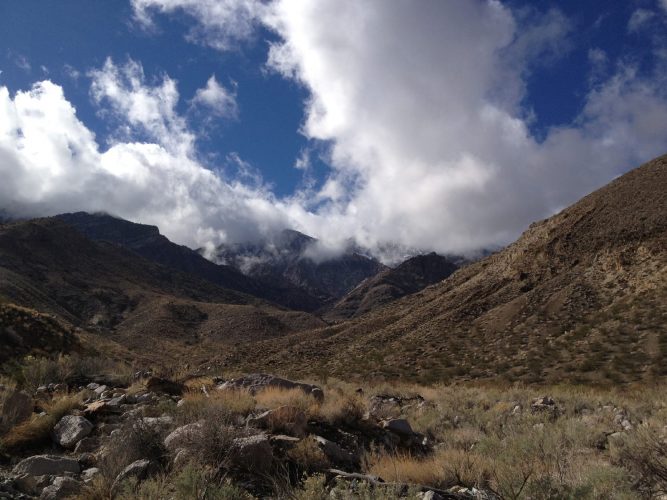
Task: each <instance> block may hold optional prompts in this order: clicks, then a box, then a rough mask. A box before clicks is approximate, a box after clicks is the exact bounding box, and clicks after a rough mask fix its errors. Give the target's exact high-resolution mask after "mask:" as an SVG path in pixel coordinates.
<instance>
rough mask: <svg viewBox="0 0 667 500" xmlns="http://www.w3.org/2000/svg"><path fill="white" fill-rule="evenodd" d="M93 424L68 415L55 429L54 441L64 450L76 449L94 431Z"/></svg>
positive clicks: (81, 418)
mask: <svg viewBox="0 0 667 500" xmlns="http://www.w3.org/2000/svg"><path fill="white" fill-rule="evenodd" d="M93 427H94V426H93V424H91V423H90V421H88V420H86V419H85V418H83V417H78V416H76V415H66V416H64V417H63V418H61V419H60V422H58V423H57V424H56V426H55V427H54V428H53V439H54V440H55V442H56V443H58V444H59V445H60V446H62V447H63V448H74V447H75V446H76V444H77V443H78V442H79V441H81V440H82V439H83V438H85V437H87V436H88V435H90V433H91V432H92V431H93Z"/></svg>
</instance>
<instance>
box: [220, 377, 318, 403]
mask: <svg viewBox="0 0 667 500" xmlns="http://www.w3.org/2000/svg"><path fill="white" fill-rule="evenodd" d="M267 387H280V388H283V389H301V390H302V391H303V392H305V393H306V394H309V395H311V396H313V397H314V398H315V399H316V400H317V401H322V400H323V399H324V391H322V389H321V388H320V387H318V386H316V385H312V384H304V383H301V382H294V381H292V380H287V379H284V378H280V377H276V376H275V375H269V374H266V373H253V374H250V375H246V376H244V377H240V378H237V379H232V380H229V381H227V382H225V383H223V384H222V385H219V386H218V389H222V390H225V389H245V390H247V391H249V392H250V393H251V394H255V393H256V392H257V391H260V390H262V389H266V388H267Z"/></svg>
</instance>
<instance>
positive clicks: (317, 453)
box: [287, 438, 331, 473]
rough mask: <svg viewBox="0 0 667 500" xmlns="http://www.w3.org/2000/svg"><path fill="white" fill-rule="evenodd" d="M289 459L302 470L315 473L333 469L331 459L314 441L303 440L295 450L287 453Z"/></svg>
mask: <svg viewBox="0 0 667 500" xmlns="http://www.w3.org/2000/svg"><path fill="white" fill-rule="evenodd" d="M287 457H288V458H289V459H290V460H292V461H293V462H294V463H296V464H297V465H298V466H299V468H300V469H302V470H304V471H306V472H308V473H313V472H317V471H322V470H325V469H328V468H329V467H331V463H330V462H329V459H328V458H327V456H326V455H325V454H324V452H323V451H322V450H321V449H320V447H319V446H318V444H317V443H316V442H315V440H314V439H310V438H307V439H302V440H301V441H299V442H298V443H297V444H296V446H294V448H292V449H290V450H289V451H288V452H287Z"/></svg>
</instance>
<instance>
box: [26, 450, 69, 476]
mask: <svg viewBox="0 0 667 500" xmlns="http://www.w3.org/2000/svg"><path fill="white" fill-rule="evenodd" d="M80 471H81V467H80V466H79V462H77V461H76V460H74V459H73V458H68V457H60V456H56V455H35V456H34V457H28V458H26V459H24V460H21V461H20V462H19V463H18V464H17V465H16V467H14V471H13V472H14V474H15V475H17V476H20V475H21V474H28V475H30V476H45V475H50V476H57V475H58V474H65V473H67V472H71V473H73V474H78V473H79V472H80Z"/></svg>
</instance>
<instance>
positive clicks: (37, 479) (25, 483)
mask: <svg viewBox="0 0 667 500" xmlns="http://www.w3.org/2000/svg"><path fill="white" fill-rule="evenodd" d="M52 481H53V476H30V475H28V474H22V475H20V476H17V477H15V478H14V488H16V489H17V490H18V491H20V492H21V493H25V494H27V495H32V496H38V495H39V494H40V493H41V492H42V490H43V489H44V488H46V487H47V486H48V485H50V484H51V482H52Z"/></svg>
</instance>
